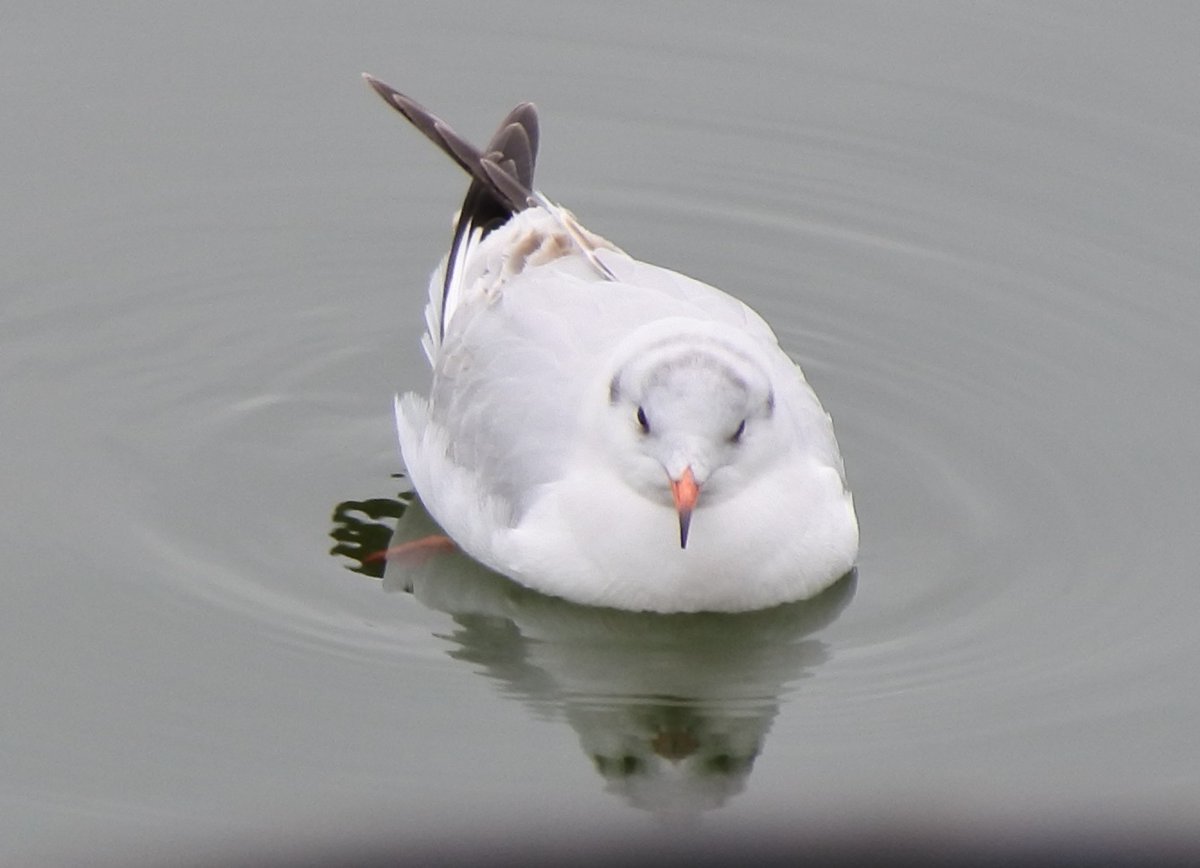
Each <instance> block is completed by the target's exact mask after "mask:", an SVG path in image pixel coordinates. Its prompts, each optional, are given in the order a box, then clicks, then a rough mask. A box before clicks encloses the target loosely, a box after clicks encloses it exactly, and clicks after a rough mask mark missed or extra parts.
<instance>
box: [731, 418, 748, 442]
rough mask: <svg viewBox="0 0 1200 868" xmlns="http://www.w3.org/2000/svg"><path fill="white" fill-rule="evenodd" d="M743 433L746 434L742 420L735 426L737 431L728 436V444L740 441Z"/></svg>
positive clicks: (744, 421) (744, 423)
mask: <svg viewBox="0 0 1200 868" xmlns="http://www.w3.org/2000/svg"><path fill="white" fill-rule="evenodd" d="M745 433H746V420H745V419H743V420H742V423H741V424H740V425H738V426H737V430H736V431H734V432H733V434H732V435H730V437H729V442H730V443H737V442H738V441H739V440H741V439H742V435H743V434H745Z"/></svg>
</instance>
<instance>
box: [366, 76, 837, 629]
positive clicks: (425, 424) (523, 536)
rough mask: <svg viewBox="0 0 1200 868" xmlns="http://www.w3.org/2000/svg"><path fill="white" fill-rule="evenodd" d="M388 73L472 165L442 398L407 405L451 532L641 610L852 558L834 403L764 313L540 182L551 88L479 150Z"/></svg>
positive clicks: (436, 338) (426, 493)
mask: <svg viewBox="0 0 1200 868" xmlns="http://www.w3.org/2000/svg"><path fill="white" fill-rule="evenodd" d="M367 80H368V81H369V82H370V83H371V85H372V86H373V87H374V88H375V89H376V90H377V91H378V92H379V93H380V95H382V96H383V97H384V99H386V100H387V101H388V102H389V103H390V104H391V105H392V106H393V107H394V108H396V109H397V110H399V111H400V112H401V113H403V114H404V115H405V116H406V117H407V118H409V120H410V121H412V122H413V123H414V124H415V125H416V126H417V127H418V128H419V129H421V130H422V132H424V133H425V134H426V135H427V136H429V137H430V138H431V139H433V140H434V141H435V142H436V143H437V144H438V145H439V146H440V147H442V149H443V150H445V151H446V152H447V153H448V154H449V155H450V156H451V157H452V158H454V159H455V160H456V162H458V163H459V164H460V165H461V166H463V168H465V169H466V170H467V171H468V172H469V173H470V174H471V175H472V177H473V181H472V184H471V187H470V189H469V190H468V193H467V198H466V201H465V202H464V204H463V209H462V211H461V213H460V215H459V218H458V223H457V226H456V231H455V240H454V245H453V247H452V249H451V251H450V253H449V255H448V256H447V258H446V259H445V260H444V261H443V263H442V266H441V267H440V268H439V269H438V270H437V271H436V272H435V273H434V276H433V278H432V281H431V283H430V292H429V304H428V308H427V310H426V322H427V326H428V331H427V333H426V335H425V337H424V341H423V343H424V346H425V350H426V353H427V355H428V357H429V361H430V364H431V366H432V368H433V382H432V386H431V388H430V394H429V397H428V399H426V398H424V397H421V396H418V395H415V394H411V393H410V394H407V395H405V396H404V397H403V398H399V399H397V402H396V423H397V428H398V432H399V438H400V447H401V452H402V454H403V457H404V463H405V466H406V468H407V470H408V473H409V475H410V477H411V479H412V482H413V485H414V486H415V488H416V490H417V493H418V494H419V495H420V497H421V500H422V501H423V502H424V504H425V506H426V507H427V508H428V510H429V512H430V514H432V515H433V516H434V518H436V519H437V521H438V522H439V524H441V526H442V527H443V528H444V529H445V531H446V532H447V534H449V536H450V537H451V538H452V539H453V540H454V541H455V542H456V543H457V544H458V545H459V546H461V547H462V548H463V549H464V550H465V551H466V552H467V553H468V554H470V555H472V556H473V557H475V558H476V559H477V560H479V561H481V562H483V563H484V564H486V565H487V566H489V567H491V568H493V569H495V570H497V571H498V572H501V573H504V574H505V575H508V576H511V577H512V578H514V579H516V580H517V581H519V582H522V583H523V584H525V585H528V586H530V587H532V588H536V589H538V590H541V591H544V592H546V593H549V594H554V595H557V596H561V597H565V598H567V599H569V600H573V601H575V602H580V603H586V604H595V605H605V606H614V607H618V608H623V609H644V610H651V611H659V612H675V611H738V610H746V609H755V608H763V607H766V606H771V605H775V604H777V603H782V602H787V601H791V600H796V599H802V598H805V597H808V596H811V595H813V594H815V593H816V592H818V591H820V590H821V589H823V588H825V587H826V586H828V585H829V584H831V583H832V582H833V581H835V580H836V579H838V578H839V577H841V576H842V575H844V574H845V573H846V572H847V571H849V570H850V569H851V568H852V566H853V564H854V560H855V558H856V556H857V552H858V524H857V520H856V518H855V514H854V507H853V502H852V499H851V496H850V494H849V492H848V491H847V489H846V485H845V479H844V474H843V470H842V460H841V456H840V453H839V451H838V446H837V442H836V440H835V439H834V435H833V428H832V425H831V423H830V420H829V416H828V415H827V414H826V413H825V411H824V410H823V409H822V407H821V405H820V403H819V401H818V400H817V397H816V395H815V394H814V393H813V391H812V389H811V388H810V387H809V386H808V383H807V382H806V381H805V379H804V376H803V374H802V373H801V371H800V369H799V368H798V367H797V366H796V365H795V364H794V363H793V362H792V361H791V360H790V359H789V358H788V357H787V355H786V354H784V352H783V351H782V350H781V349H780V348H779V346H778V343H777V341H776V338H775V335H774V334H773V333H772V331H771V329H770V327H769V326H768V325H767V324H766V323H765V322H764V321H763V320H762V318H761V317H759V316H758V314H756V313H755V312H754V311H753V310H751V309H750V308H749V307H747V306H746V305H745V304H743V303H742V302H740V301H738V300H737V299H735V298H733V297H732V296H729V295H727V294H725V293H723V292H721V291H720V290H718V289H715V288H714V287H711V286H708V285H706V284H704V283H701V282H699V281H696V280H693V279H691V278H689V277H685V276H683V275H681V274H678V273H676V272H673V271H670V270H668V269H664V268H659V267H657V266H654V265H650V264H647V263H644V262H639V261H638V260H635V259H633V258H631V257H629V256H628V255H627V254H625V253H624V252H622V251H621V250H619V249H618V248H616V247H615V246H613V245H612V244H610V243H609V242H607V241H605V240H603V239H601V238H599V237H598V236H595V235H592V234H591V233H589V232H588V231H587V230H585V229H583V228H582V227H581V226H580V225H579V224H578V223H577V222H576V221H575V219H574V217H572V216H571V215H570V214H569V213H568V212H566V211H564V210H563V209H561V208H559V207H557V206H555V205H552V204H551V203H550V202H548V201H547V200H546V199H545V198H544V197H543V196H542V195H541V194H539V193H536V192H535V191H534V190H533V185H532V180H533V166H534V160H535V157H536V150H537V137H538V132H537V118H536V112H535V111H534V109H533V106H532V105H530V104H524V105H522V106H518V107H517V109H515V110H514V111H513V112H512V113H511V114H510V115H509V117H508V118H506V120H505V122H504V123H503V124H502V125H501V129H500V131H499V132H498V133H497V134H496V136H495V137H494V138H493V139H492V142H491V143H490V144H489V146H488V148H487V149H486V150H484V151H478V150H476V149H475V148H473V147H472V146H470V145H469V144H467V143H466V142H465V141H463V140H462V139H461V138H459V137H458V136H457V135H456V134H455V133H453V131H452V130H450V129H449V127H447V126H446V125H445V124H444V123H442V122H441V121H440V120H438V119H437V118H436V117H434V116H433V115H431V114H430V113H429V112H427V111H426V110H425V109H423V108H422V107H421V106H419V105H418V104H416V103H414V102H413V101H412V100H410V99H408V98H407V97H405V96H403V95H402V94H399V93H398V92H396V91H395V90H393V89H392V88H390V87H388V86H387V85H384V84H382V83H380V82H378V81H376V80H375V79H372V78H370V77H369V76H368V77H367Z"/></svg>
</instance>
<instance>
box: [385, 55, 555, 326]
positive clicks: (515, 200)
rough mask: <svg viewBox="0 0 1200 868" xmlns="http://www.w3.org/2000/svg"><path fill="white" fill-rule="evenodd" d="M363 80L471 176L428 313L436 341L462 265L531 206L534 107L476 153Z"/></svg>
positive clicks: (442, 125)
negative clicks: (489, 236) (436, 299)
mask: <svg viewBox="0 0 1200 868" xmlns="http://www.w3.org/2000/svg"><path fill="white" fill-rule="evenodd" d="M363 78H365V79H366V80H367V83H368V84H369V85H371V87H373V88H375V91H376V92H377V93H378V94H379V95H380V96H381V97H383V99H384V100H385V101H386V102H387V104H388V105H390V106H391V107H392V108H394V109H395V110H396V111H398V112H400V114H402V115H404V117H405V118H407V119H408V120H409V122H411V123H412V125H413V126H415V127H416V128H417V129H418V130H420V131H421V132H422V133H424V134H425V135H426V136H427V137H428V138H429V140H430V141H432V142H433V143H434V144H435V145H437V146H438V147H439V148H441V149H442V151H444V152H445V153H446V154H447V155H448V156H449V157H450V158H451V159H452V160H454V162H456V163H458V165H459V166H461V167H462V168H463V169H465V170H466V172H467V173H468V174H469V175H470V176H471V186H470V187H469V188H467V195H466V198H465V199H463V204H462V209H461V210H460V211H459V214H458V220H457V222H456V224H455V226H454V241H453V243H452V244H451V245H450V254H449V256H448V257H447V260H446V267H445V276H444V277H443V280H442V286H441V299H440V304H438V305H436V306H435V307H434V308H433V309H432V310H431V313H432V314H434V315H435V317H436V320H435V321H433V322H430V323H429V329H430V338H431V340H434V341H436V342H440V340H441V337H442V332H443V329H444V325H445V322H446V314H447V313H448V312H449V311H452V310H453V309H454V308H455V306H456V305H457V304H458V300H459V297H460V294H461V289H462V287H461V275H462V270H463V269H462V266H463V264H464V263H465V262H466V261H467V258H468V256H469V255H470V253H471V251H472V249H474V247H475V246H476V245H477V244H478V243H479V241H480V240H482V239H483V237H484V236H485V235H487V234H488V233H489V232H491V231H492V230H493V229H495V228H496V227H498V226H501V225H503V224H504V223H505V222H507V221H508V218H509V217H511V216H512V215H513V214H515V213H516V212H518V211H523V210H525V209H526V208H528V207H530V206H531V205H532V204H534V202H535V195H536V194H535V193H534V192H533V170H534V164H535V163H536V161H537V148H538V119H537V108H536V107H535V106H534V105H533V103H531V102H524V103H521V104H520V105H519V106H517V107H516V108H514V109H513V110H512V111H511V112H509V113H508V116H507V117H505V118H504V120H503V121H501V122H500V127H499V129H497V130H496V133H495V135H493V136H492V138H491V141H489V142H488V144H487V148H485V149H484V150H483V151H480V150H479V149H478V148H476V147H475V146H474V145H472V144H470V143H469V142H467V141H466V140H465V139H464V138H462V136H460V135H459V134H458V133H456V132H454V130H452V129H451V128H450V127H449V126H448V125H447V124H446V122H445V121H443V120H442V119H441V118H439V117H437V116H436V115H434V114H433V113H432V112H430V111H429V110H428V109H426V108H425V107H424V106H422V105H421V104H420V103H418V102H416V101H415V100H412V99H410V98H409V97H407V96H405V95H404V94H402V93H400V92H399V91H398V90H396V89H395V88H393V87H390V86H388V85H386V84H384V83H383V82H381V81H379V80H378V79H376V78H373V77H371V76H370V75H367V74H366V73H363Z"/></svg>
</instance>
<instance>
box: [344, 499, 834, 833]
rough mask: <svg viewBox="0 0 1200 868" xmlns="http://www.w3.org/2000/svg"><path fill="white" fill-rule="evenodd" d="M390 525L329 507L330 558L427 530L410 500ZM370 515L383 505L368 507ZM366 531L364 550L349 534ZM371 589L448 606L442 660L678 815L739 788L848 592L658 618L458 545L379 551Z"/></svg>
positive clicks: (347, 507)
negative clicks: (491, 567)
mask: <svg viewBox="0 0 1200 868" xmlns="http://www.w3.org/2000/svg"><path fill="white" fill-rule="evenodd" d="M396 506H397V508H399V510H400V511H401V512H402V513H403V514H402V516H401V518H400V520H399V522H398V524H397V527H396V529H395V532H394V534H392V535H391V538H390V539H389V540H385V539H383V535H382V534H381V533H380V531H379V528H385V529H386V530H389V531H390V528H386V526H385V525H383V524H381V523H380V524H379V525H378V527H377V528H371V529H368V528H367V527H366V525H367V524H370V523H369V522H364V521H362V519H361V518H359V517H358V515H357V514H356V512H355V510H354V509H353V508H351V507H352V504H349V503H348V504H342V505H341V506H339V508H338V509H337V510H335V513H334V515H335V521H338V520H340V521H341V524H339V526H338V527H337V528H336V530H335V532H334V536H335V538H336V539H338V541H339V544H338V546H337V547H335V550H334V553H335V554H344V553H346V552H347V551H352V552H354V553H355V555H354V556H355V559H356V560H358V563H357V564H356V565H354V566H352V567H351V569H357V570H359V571H364V567H365V568H366V571H368V572H369V571H370V568H371V567H372V566H373V564H374V563H377V561H374V560H373V555H372V553H373V552H376V551H382V550H384V549H386V548H388V547H389V546H390V547H392V548H400V549H401V550H403V546H404V545H405V544H406V543H408V542H410V541H413V540H420V539H424V538H427V537H429V536H431V535H434V534H437V533H439V528H438V526H437V525H436V524H435V523H434V522H433V519H432V518H431V517H430V516H429V514H428V513H427V512H426V511H425V509H424V507H423V506H422V505H421V502H420V501H419V500H417V499H413V500H412V502H411V503H410V504H408V505H407V507H405V505H404V504H401V503H400V502H398V501H397V502H396ZM375 510H376V511H377V512H378V513H379V514H380V515H387V514H389V511H388V510H386V509H381V508H379V507H376V508H375ZM366 541H370V544H371V546H372V548H371V551H365V550H364V549H363V548H362V544H363V543H364V542H366ZM383 586H384V588H385V590H389V591H407V592H411V593H412V594H413V595H414V596H416V597H417V599H418V600H420V601H421V602H422V603H424V604H425V605H427V606H429V607H430V608H432V609H436V610H438V611H442V612H446V613H448V614H449V615H451V616H452V617H453V619H454V622H455V625H456V626H455V629H454V630H453V631H452V632H450V633H449V634H448V635H446V636H445V638H446V639H447V640H448V641H450V642H452V643H453V649H452V650H451V652H450V653H451V656H453V657H454V658H456V659H459V660H464V661H469V662H471V663H472V664H474V666H475V667H476V669H477V671H479V672H480V673H481V674H483V675H485V676H487V677H488V678H490V679H492V680H493V681H494V682H495V683H496V684H497V685H498V687H499V688H500V690H501V692H502V693H503V694H504V695H506V696H509V697H512V698H515V699H519V700H520V701H521V702H522V703H523V704H524V705H526V707H528V708H529V709H530V711H531V712H532V713H533V714H535V715H536V716H537V717H539V718H542V719H547V720H550V719H564V720H566V721H567V722H568V723H569V724H570V725H571V727H572V728H573V729H574V730H575V731H576V733H577V734H578V736H579V740H580V744H581V746H582V748H583V750H584V752H585V754H586V755H587V756H588V757H589V758H590V760H591V762H592V764H593V765H594V767H595V768H596V770H597V772H599V774H600V775H601V776H602V777H603V778H604V780H605V781H606V789H607V790H608V791H609V792H612V793H614V794H619V795H621V796H622V797H623V798H624V799H626V800H627V801H628V802H629V803H630V804H632V805H634V806H636V807H639V808H642V809H645V810H648V811H651V812H653V813H656V814H659V815H664V816H690V815H694V814H696V813H698V812H701V811H704V810H708V809H711V808H714V807H717V806H719V805H722V804H724V803H725V802H726V801H727V800H728V799H729V798H730V797H732V796H733V795H736V794H737V793H738V792H740V791H741V789H742V788H743V786H744V785H745V782H746V780H747V778H748V776H749V775H750V773H751V771H752V769H753V767H754V763H755V760H756V758H757V757H758V755H759V752H760V751H761V749H762V746H763V742H764V740H765V738H766V734H767V732H768V730H769V729H770V726H771V723H772V721H773V720H774V718H775V715H776V714H777V713H778V709H779V705H780V696H781V694H782V693H783V692H784V690H785V689H786V688H788V687H789V685H792V684H794V683H795V682H796V681H798V680H800V679H803V678H804V677H805V676H806V674H807V672H808V671H809V670H810V669H812V668H813V667H814V666H816V665H819V664H820V663H821V662H822V661H823V660H824V659H825V657H826V651H825V646H824V645H823V643H821V642H820V641H818V640H816V639H813V638H808V637H809V634H811V633H812V632H813V631H815V630H818V629H820V628H821V627H823V626H825V625H826V624H828V623H829V622H830V621H832V620H833V619H834V618H835V617H837V615H838V613H839V612H840V611H841V610H842V608H843V607H844V606H845V605H846V604H847V603H848V602H849V600H850V598H851V597H852V596H853V593H854V577H853V575H851V576H850V577H848V579H847V580H846V581H843V582H839V583H837V584H836V585H834V586H833V587H831V588H829V589H828V590H827V591H825V592H824V593H822V594H820V595H818V596H817V597H815V598H814V599H812V600H808V601H805V602H801V603H791V604H788V605H784V606H777V607H775V608H773V609H767V610H762V611H758V612H749V613H743V614H726V613H701V614H675V615H661V614H654V613H637V612H624V611H620V610H616V609H605V608H593V607H587V606H580V605H576V604H573V603H569V602H567V601H564V600H561V599H557V598H554V597H548V596H545V595H543V594H539V593H537V592H536V591H532V590H529V589H528V588H524V587H522V586H521V585H518V584H516V583H515V582H512V581H510V580H508V579H506V578H504V577H502V576H500V575H497V574H496V573H492V572H490V571H488V570H487V569H486V568H484V567H482V566H480V565H479V564H478V563H476V562H475V561H473V560H471V559H470V558H467V557H466V556H465V555H462V554H461V553H457V552H455V553H440V554H435V555H433V556H420V557H399V558H394V559H390V560H388V561H387V564H386V567H385V569H384V573H383Z"/></svg>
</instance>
